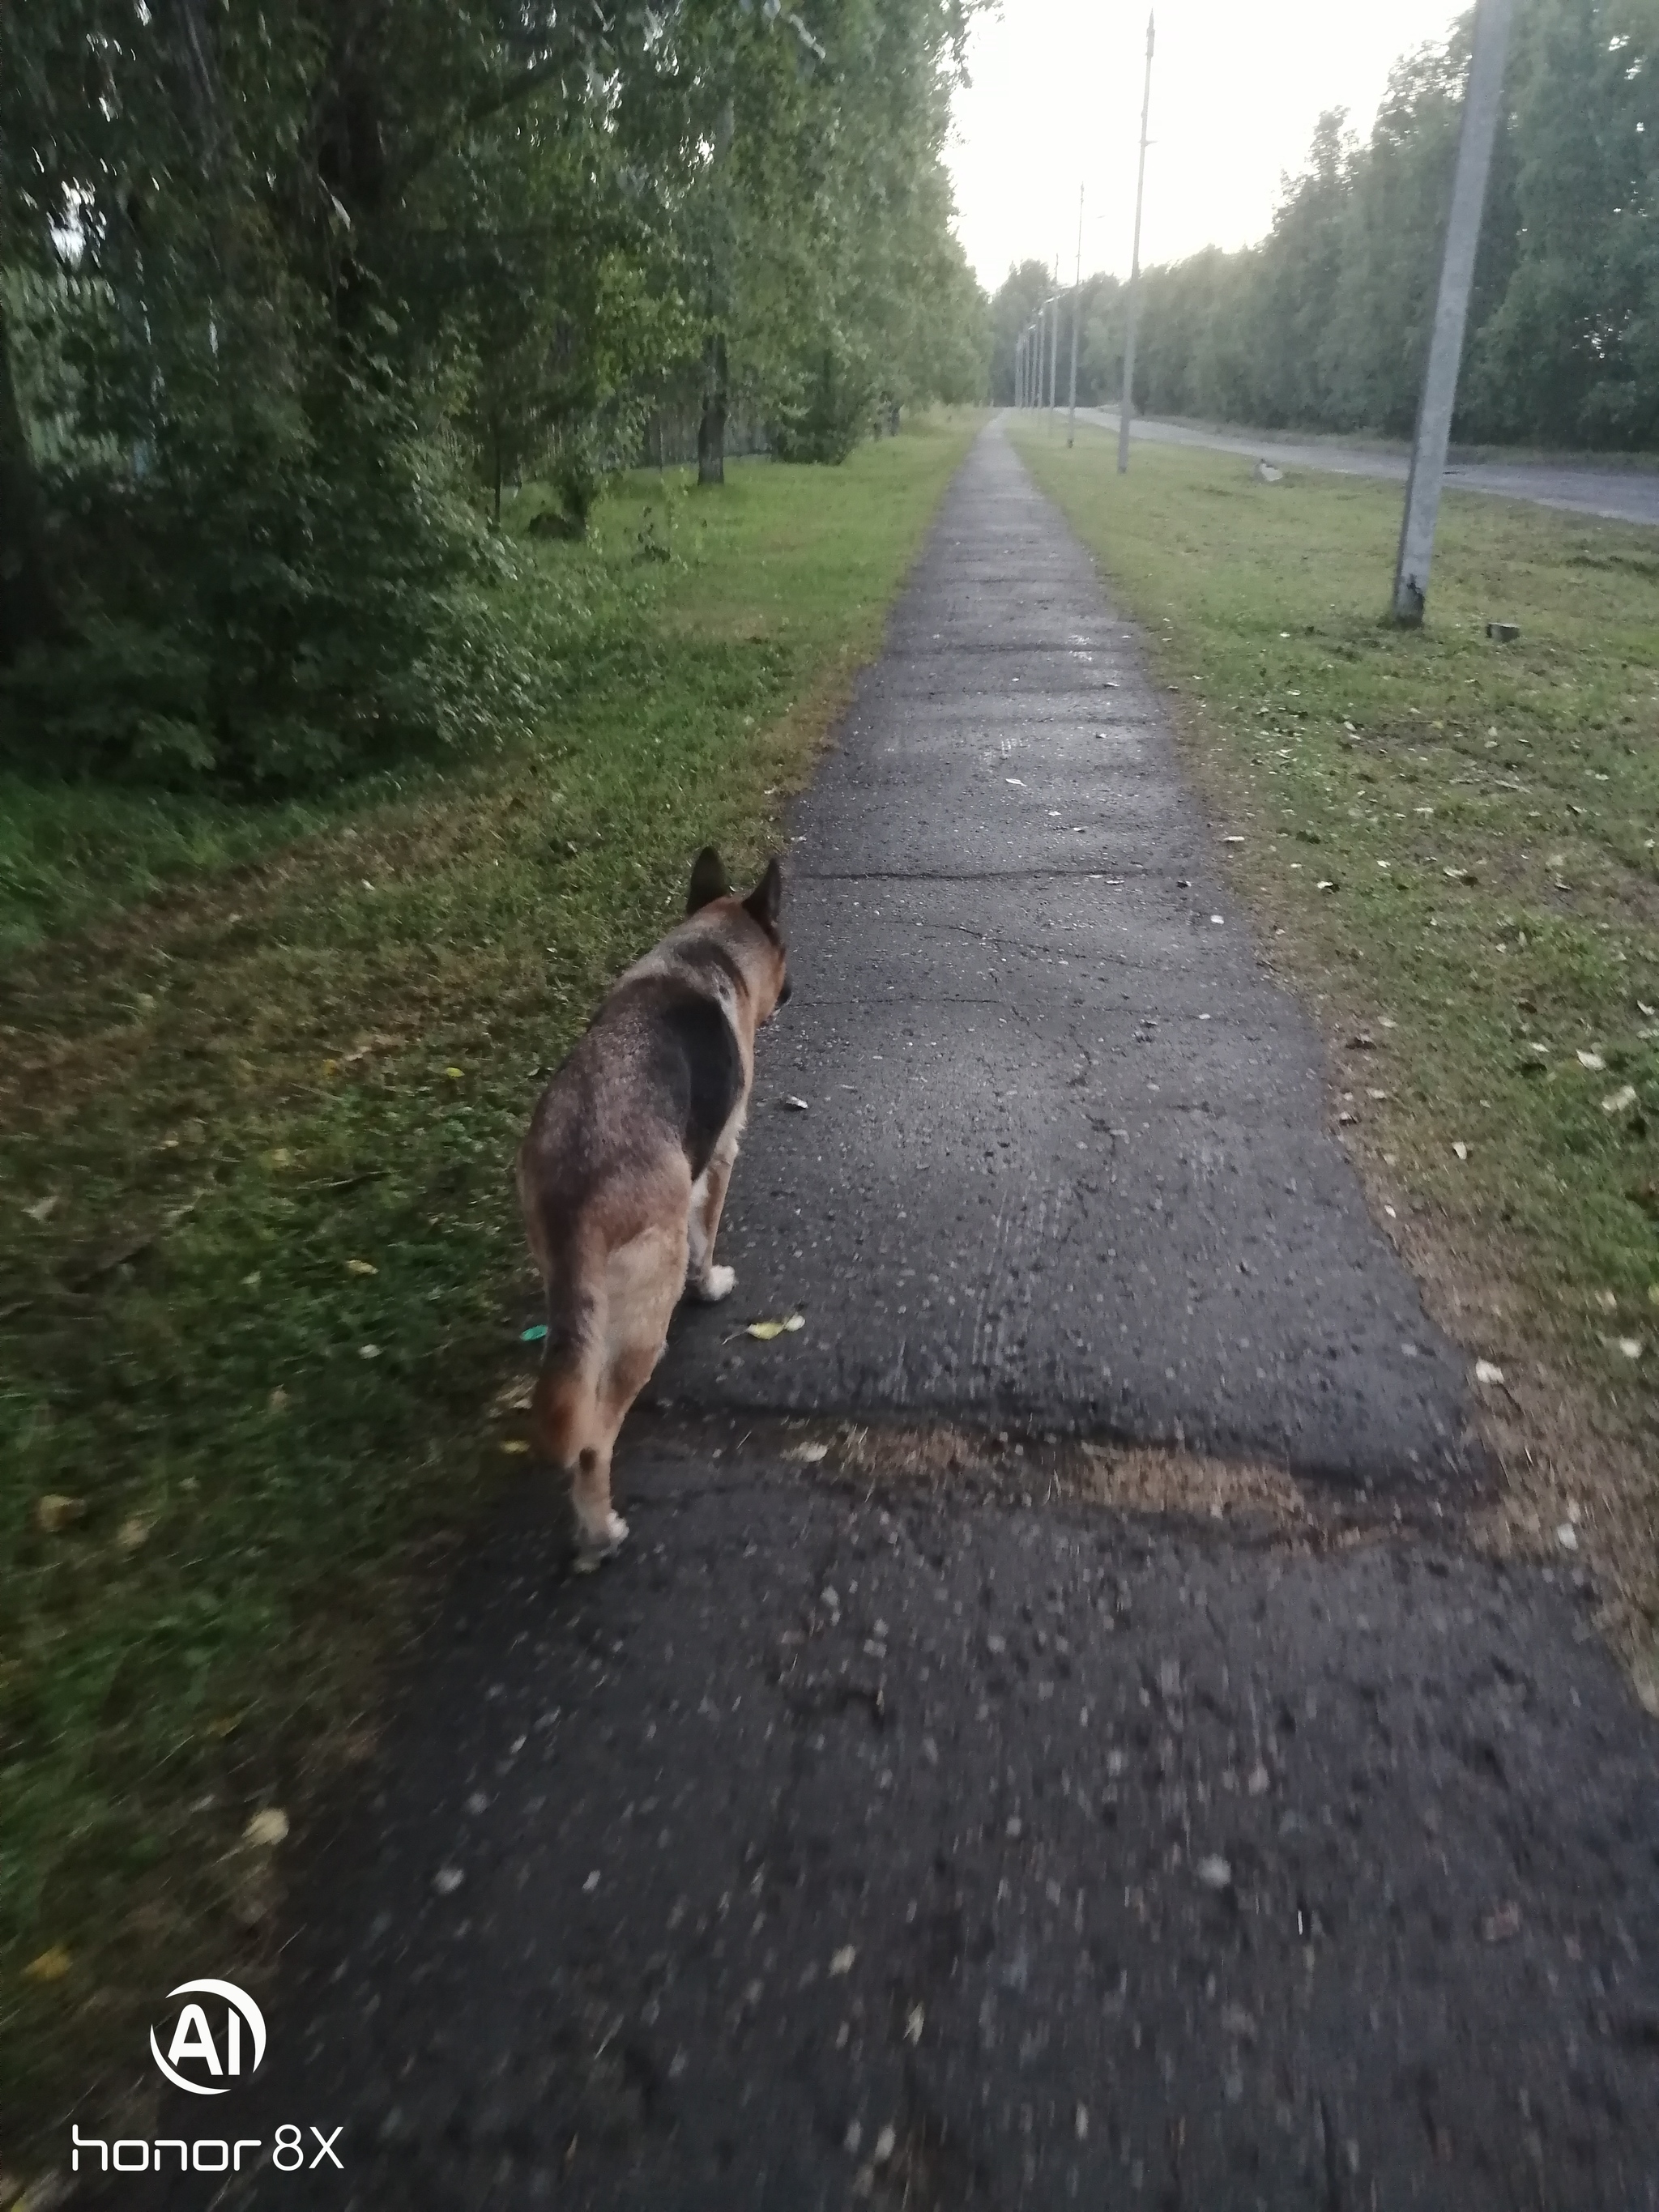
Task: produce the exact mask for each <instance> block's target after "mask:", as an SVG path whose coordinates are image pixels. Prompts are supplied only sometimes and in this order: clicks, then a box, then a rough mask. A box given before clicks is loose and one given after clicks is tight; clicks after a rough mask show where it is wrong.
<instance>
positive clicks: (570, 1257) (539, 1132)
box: [517, 846, 789, 1567]
mask: <svg viewBox="0 0 1659 2212" xmlns="http://www.w3.org/2000/svg"><path fill="white" fill-rule="evenodd" d="M782 901H783V876H782V872H781V870H780V868H779V866H778V864H777V862H776V861H775V860H772V861H770V862H769V864H768V866H767V870H766V872H765V874H764V875H763V877H762V878H761V879H760V881H759V883H758V884H757V885H756V886H755V888H754V890H752V891H750V894H749V896H748V897H747V898H739V897H738V895H737V894H736V893H735V892H734V891H733V890H732V886H731V884H730V882H729V881H728V880H727V878H726V869H725V867H724V866H723V865H722V863H721V860H720V854H718V853H717V852H715V851H714V848H713V847H712V846H708V847H705V848H704V849H703V850H702V852H701V853H699V854H698V855H697V859H696V865H695V866H694V867H693V869H692V871H691V890H690V897H689V898H688V899H687V901H686V919H685V920H684V921H682V922H680V923H679V924H678V926H677V927H675V928H673V929H671V930H670V931H669V933H668V934H667V936H666V937H665V938H664V939H662V940H661V942H660V943H659V944H658V945H655V946H653V949H652V950H651V951H649V952H647V954H646V956H645V957H644V958H643V959H642V960H637V961H635V963H634V965H633V966H632V967H631V968H630V969H628V971H627V973H626V974H625V975H623V976H622V977H621V978H620V979H619V981H617V983H616V985H615V986H614V987H613V988H612V989H611V994H610V995H609V997H608V998H606V1000H605V1002H604V1004H603V1005H602V1006H600V1008H599V1012H598V1013H597V1014H596V1015H595V1016H594V1017H593V1020H592V1024H590V1025H589V1028H588V1030H587V1033H586V1036H584V1037H583V1038H582V1039H581V1041H580V1043H578V1044H577V1046H576V1047H575V1048H574V1051H573V1052H572V1053H571V1054H570V1056H569V1058H568V1060H566V1061H565V1063H564V1065H563V1066H562V1067H561V1068H560V1069H559V1071H558V1073H557V1074H556V1075H555V1077H554V1078H553V1080H552V1081H551V1082H550V1084H549V1085H548V1086H547V1089H546V1090H545V1091H544V1092H543V1093H542V1096H541V1098H540V1100H539V1102H538V1104H537V1107H536V1111H535V1114H534V1115H533V1117H532V1121H531V1124H530V1131H529V1134H528V1135H527V1136H526V1139H525V1140H524V1143H523V1144H522V1145H521V1146H520V1149H519V1156H518V1164H517V1167H518V1184H519V1202H520V1206H522V1207H523V1209H524V1218H525V1226H526V1231H527V1233H528V1235H529V1239H530V1249H531V1251H532V1254H533V1255H534V1256H535V1261H536V1264H537V1266H538V1267H539V1268H540V1270H541V1273H542V1281H543V1283H544V1285H545V1286H546V1291H547V1346H546V1352H545V1356H544V1360H543V1364H542V1371H541V1374H540V1376H539V1377H538V1381H537V1384H536V1389H535V1395H534V1396H533V1398H532V1438H533V1441H534V1443H535V1447H536V1449H537V1450H538V1452H540V1454H541V1455H542V1456H543V1457H544V1458H545V1459H547V1460H550V1462H552V1463H553V1464H554V1465H555V1466H556V1467H560V1468H565V1469H567V1470H568V1473H569V1475H570V1479H571V1498H572V1501H573V1503H574V1506H575V1510H576V1541H577V1557H578V1564H579V1565H581V1566H585V1567H591V1566H593V1565H597V1564H598V1563H599V1560H600V1559H604V1558H605V1557H607V1556H608V1555H609V1554H610V1553H612V1552H614V1551H615V1550H616V1549H617V1547H618V1546H619V1545H620V1544H621V1543H622V1542H623V1540H624V1538H625V1537H626V1536H627V1534H628V1523H627V1522H625V1521H624V1520H623V1519H622V1517H621V1516H620V1515H618V1514H617V1513H615V1512H613V1511H612V1510H611V1449H612V1447H613V1446H614V1444H615V1443H616V1441H617V1431H619V1430H620V1428H621V1427H622V1425H623V1421H624V1419H626V1418H627V1415H628V1409H629V1407H630V1406H631V1405H632V1404H633V1402H634V1401H635V1398H636V1397H637V1396H638V1395H639V1394H640V1392H641V1390H642V1389H644V1387H645V1385H646V1383H647V1381H648V1379H649V1377H650V1375H651V1371H652V1370H653V1368H654V1367H655V1365H656V1364H657V1362H658V1360H659V1359H660V1358H661V1357H662V1354H663V1351H664V1349H665V1340H666V1336H667V1331H668V1322H669V1318H670V1316H671V1314H672V1313H673V1310H674V1308H675V1306H676V1305H677V1304H678V1302H679V1299H680V1297H681V1296H682V1295H683V1294H684V1293H687V1292H689V1293H690V1296H691V1297H696V1298H702V1299H705V1300H708V1301H711V1302H712V1301H713V1300H714V1299H717V1298H723V1297H728V1296H729V1295H730V1293H731V1291H732V1284H733V1282H734V1281H735V1279H736V1278H735V1277H734V1276H733V1274H732V1270H731V1268H730V1267H716V1266H715V1264H714V1237H715V1234H716V1232H717V1231H718V1230H719V1228H720V1208H721V1206H723V1205H724V1204H725V1202H726V1185H727V1184H728V1182H730V1181H731V1177H732V1162H733V1161H734V1160H735V1159H736V1158H737V1152H738V1139H739V1138H740V1137H741V1136H742V1134H743V1127H744V1120H745V1119H746V1117H747V1115H748V1111H749V1094H750V1088H751V1086H752V1085H753V1082H754V1074H755V1032H756V1030H758V1029H759V1028H760V1026H761V1024H762V1023H763V1022H766V1021H769V1019H770V1018H771V1017H772V1015H773V1013H774V1012H775V1010H776V1009H777V1007H778V1006H781V1004H782V1003H783V1001H784V1000H786V999H787V997H788V996H789V975H788V966H787V961H786V958H785V955H784V948H783V940H782V939H781V937H780V935H779V933H778V919H779V915H780V912H781V906H782Z"/></svg>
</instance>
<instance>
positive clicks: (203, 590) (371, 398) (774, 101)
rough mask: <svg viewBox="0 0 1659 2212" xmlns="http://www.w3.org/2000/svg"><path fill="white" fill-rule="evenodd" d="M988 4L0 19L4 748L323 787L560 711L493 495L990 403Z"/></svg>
mask: <svg viewBox="0 0 1659 2212" xmlns="http://www.w3.org/2000/svg"><path fill="white" fill-rule="evenodd" d="M973 4H974V0H799V7H798V8H790V7H787V6H786V5H784V4H782V0H648V3H647V0H558V4H556V5H555V4H551V0H264V5H262V6H261V7H259V8H253V7H251V6H245V5H242V4H240V0H28V4H27V6H22V7H19V6H13V7H8V8H5V9H0V755H3V756H4V757H8V758H10V759H12V760H13V761H23V762H26V763H33V764H34V765H36V766H43V765H50V766H52V768H54V769H64V768H68V769H76V770H78V771H83V772H93V773H106V772H114V773H120V774H125V775H132V774H137V775H145V776H150V777H155V778H159V779H161V780H163V781H171V782H188V781H213V782H215V783H216V784H218V785H221V786H224V787H236V786H240V787H261V788H272V787H296V786H300V785H307V784H316V783H319V782H321V781H328V780H330V779H331V778H334V777H337V776H338V775H343V774H346V773H349V772H352V771H355V770H356V769H359V768H362V767H363V766H365V765H368V764H369V763H372V762H373V761H374V760H376V759H377V758H383V757H391V756H395V755H396V754H398V752H400V751H402V750H406V749H407V748H408V747H410V745H415V744H428V743H431V742H433V741H440V742H455V741H460V740H463V739H466V738H471V737H476V736H477V735H480V734H485V735H487V734H489V733H491V732H499V731H501V729H503V728H504V727H506V726H508V725H509V724H511V723H513V722H514V721H516V720H522V718H523V716H524V715H525V714H526V713H527V712H528V711H530V710H531V706H532V699H531V692H532V688H533V684H534V681H535V662H536V657H537V656H536V653H535V652H534V650H533V647H532V641H531V640H530V638H529V636H528V634H527V631H526V626H525V624H524V623H523V622H522V621H521V620H520V619H519V618H518V617H517V616H516V615H515V614H514V613H513V612H511V611H510V603H511V599H512V595H511V594H510V593H504V592H502V591H501V589H500V588H499V586H501V583H502V581H503V579H504V578H506V577H507V575H508V572H509V570H510V568H511V563H512V561H513V551H512V547H511V544H510V543H509V541H508V540H507V538H505V537H504V536H503V535H502V533H501V532H499V531H498V530H495V529H492V528H491V527H489V525H490V523H491V522H492V521H494V522H496V523H499V521H500V519H501V501H502V497H503V488H504V486H507V485H510V484H512V483H513V482H515V481H516V480H517V479H518V478H519V477H520V476H521V475H522V474H526V473H529V472H532V471H536V472H539V473H541V474H543V475H544V476H545V477H547V478H548V479H549V481H550V483H551V484H552V485H553V486H554V487H555V489H556V520H557V527H558V528H559V529H560V530H561V531H562V532H568V533H569V534H572V535H579V534H580V533H581V532H582V531H583V530H584V529H585V527H586V520H587V515H588V513H589V510H590V508H591V507H592V502H593V501H594V499H595V497H596V496H597V495H598V493H599V489H600V487H601V485H602V484H603V483H604V481H605V477H606V476H607V474H608V473H609V472H610V471H612V470H614V469H616V468H617V467H618V466H620V465H624V464H626V463H629V462H631V461H633V460H635V459H637V458H639V457H640V455H641V449H642V435H643V432H644V429H645V426H646V424H647V420H648V418H650V417H651V416H653V415H655V416H658V417H659V418H660V417H661V416H663V415H665V414H673V413H676V412H678V414H679V415H681V416H684V417H686V418H687V419H690V420H692V421H695V423H696V449H697V455H698V460H699V473H700V476H701V477H702V480H703V481H704V482H707V483H718V482H719V481H720V477H721V476H722V473H723V463H724V456H725V450H726V425H727V420H728V416H729V414H730V412H731V410H733V409H741V410H743V411H744V414H745V416H747V417H748V418H749V419H751V420H755V421H758V422H763V424H764V425H765V427H766V430H767V435H768V440H769V443H770V445H771V446H772V447H773V448H774V450H775V451H776V452H778V453H781V454H783V455H786V456H787V457H790V458H793V459H804V460H820V461H835V460H837V459H841V458H842V457H843V456H844V455H845V454H846V453H848V451H849V450H850V448H851V447H852V446H853V444H854V442H855V441H857V440H858V439H859V438H860V437H861V436H863V435H866V432H867V431H868V429H869V428H871V426H872V422H877V421H878V420H879V419H881V418H883V417H885V416H891V415H892V413H893V412H894V410H898V409H900V408H902V407H904V406H907V405H909V404H916V403H921V402H925V401H927V400H930V399H933V398H943V399H946V400H958V401H959V400H969V399H975V398H979V397H981V395H982V392H983V390H984V386H985V377H986V342H987V338H986V333H987V326H986V321H985V301H984V299H983V295H981V292H980V289H979V287H978V285H977V283H975V279H974V277H973V276H972V274H971V272H970V271H969V269H968V267H967V264H966V262H965V259H964V258H963V253H962V252H961V249H960V247H959V246H958V245H957V242H956V240H955V239H954V237H953V236H952V234H951V230H950V227H949V225H950V217H951V198H950V191H949V186H948V181H947V179H946V176H945V169H944V167H943V162H942V159H941V154H942V148H943V144H944V139H945V131H946V130H947V128H948V124H949V111H950V99H951V90H952V88H953V85H954V83H955V82H956V81H957V76H958V75H959V72H960V70H961V68H962V62H963V42H964V38H965V33H966V26H967V18H968V15H969V10H970V9H971V6H972V5H973Z"/></svg>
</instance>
